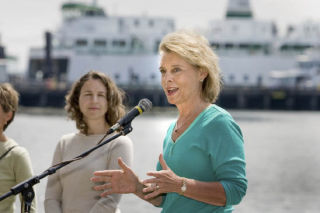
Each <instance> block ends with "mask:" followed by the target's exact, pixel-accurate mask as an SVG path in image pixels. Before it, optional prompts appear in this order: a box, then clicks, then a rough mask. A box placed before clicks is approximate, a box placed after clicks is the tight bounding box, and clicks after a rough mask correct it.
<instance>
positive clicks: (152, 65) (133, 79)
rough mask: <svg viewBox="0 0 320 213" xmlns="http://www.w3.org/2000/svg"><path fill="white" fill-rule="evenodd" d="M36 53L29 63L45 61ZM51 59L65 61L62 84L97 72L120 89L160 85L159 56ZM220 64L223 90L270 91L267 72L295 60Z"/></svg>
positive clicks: (63, 54) (259, 58)
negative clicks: (91, 71)
mask: <svg viewBox="0 0 320 213" xmlns="http://www.w3.org/2000/svg"><path fill="white" fill-rule="evenodd" d="M37 52H38V53H37V54H36V51H33V52H32V57H31V60H39V61H40V60H41V61H44V53H43V51H37ZM52 55H53V56H52V60H55V59H59V58H65V59H67V61H68V63H67V67H66V71H65V72H64V73H65V74H64V76H63V78H62V80H63V81H65V82H69V83H70V82H74V81H76V80H77V79H79V77H80V76H82V75H83V74H84V73H86V72H88V71H89V70H98V71H101V72H104V73H106V74H108V75H109V76H110V77H111V78H112V79H113V80H114V81H115V82H116V83H117V84H119V85H144V86H147V85H150V86H159V85H160V80H161V75H160V72H159V64H160V56H159V55H158V54H152V55H151V54H139V55H128V54H124V55H119V54H116V55H111V54H108V55H97V54H81V53H78V54H77V53H74V52H68V51H57V52H55V51H53V54H52ZM219 62H220V69H221V72H222V76H223V81H224V85H225V86H264V87H269V86H270V84H271V79H270V72H271V71H273V70H284V69H290V68H291V67H294V65H295V57H294V56H280V55H252V56H220V60H219ZM60 80H61V79H60Z"/></svg>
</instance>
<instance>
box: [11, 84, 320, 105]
mask: <svg viewBox="0 0 320 213" xmlns="http://www.w3.org/2000/svg"><path fill="white" fill-rule="evenodd" d="M14 86H15V88H16V89H17V90H18V92H19V93H20V105H21V106H24V107H56V108H62V107H64V105H65V95H66V94H67V92H68V90H69V88H70V86H66V85H64V87H62V88H57V87H55V88H54V89H52V88H50V87H44V86H43V85H32V86H23V85H22V84H17V85H14ZM119 87H121V88H122V89H123V90H124V91H125V93H126V96H125V104H126V105H128V106H134V105H136V104H137V103H138V102H139V100H140V99H143V98H148V99H149V100H150V101H151V102H152V103H153V105H154V106H159V107H168V106H170V104H169V103H168V101H167V98H166V96H165V94H164V92H163V90H162V88H161V87H160V86H154V87H150V86H149V87H143V86H137V85H132V86H121V85H120V86H119ZM217 104H218V105H219V106H221V107H224V108H226V109H243V110H320V90H319V89H295V88H263V87H224V88H223V89H222V92H221V93H220V96H219V98H218V101H217Z"/></svg>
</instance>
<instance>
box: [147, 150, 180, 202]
mask: <svg viewBox="0 0 320 213" xmlns="http://www.w3.org/2000/svg"><path fill="white" fill-rule="evenodd" d="M159 162H160V165H161V166H162V169H163V170H161V171H154V172H148V173H147V175H149V176H153V177H154V178H150V179H146V180H144V181H143V184H145V185H146V186H147V187H146V188H144V189H143V192H146V193H149V194H147V195H146V196H145V197H144V198H145V199H151V198H154V197H157V196H158V195H160V194H162V193H167V192H180V188H181V185H182V178H181V177H179V176H177V175H176V174H175V173H174V172H173V171H172V170H171V169H170V168H169V167H168V165H167V163H166V162H165V160H164V159H163V155H162V154H160V156H159Z"/></svg>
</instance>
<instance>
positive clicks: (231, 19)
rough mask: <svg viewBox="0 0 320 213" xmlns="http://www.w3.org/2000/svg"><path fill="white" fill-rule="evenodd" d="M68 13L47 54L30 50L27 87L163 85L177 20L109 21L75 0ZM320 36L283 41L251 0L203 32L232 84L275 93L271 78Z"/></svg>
mask: <svg viewBox="0 0 320 213" xmlns="http://www.w3.org/2000/svg"><path fill="white" fill-rule="evenodd" d="M62 15H63V22H62V25H61V27H60V28H59V29H58V30H57V32H54V33H52V34H51V33H47V34H46V38H47V39H46V48H31V50H30V54H29V57H30V58H29V69H28V82H31V81H35V82H37V81H38V82H43V80H54V81H55V82H59V83H64V84H62V85H65V83H70V82H73V81H75V80H76V79H78V78H79V76H81V75H83V74H84V73H85V72H87V71H89V70H92V69H93V70H100V71H102V72H106V73H107V74H108V75H109V76H111V77H112V78H113V79H114V80H115V81H116V83H117V84H118V85H120V86H121V85H122V86H124V87H126V86H127V87H131V86H133V85H138V86H140V87H141V86H142V87H147V86H153V87H154V86H156V87H157V86H160V73H159V72H158V66H159V60H160V59H159V55H158V52H157V51H158V45H159V43H160V41H161V39H162V37H163V36H164V35H165V34H167V33H169V32H171V31H174V30H175V22H174V20H173V19H171V18H163V17H149V16H130V17H126V16H109V15H108V14H107V13H106V12H105V11H104V9H103V8H101V7H99V6H98V5H97V4H95V3H93V4H91V5H89V4H84V3H74V2H68V3H65V4H63V5H62ZM310 29H311V30H310ZM319 32H320V26H319V24H318V25H317V26H316V25H315V24H314V23H310V22H308V23H302V24H301V25H297V26H290V27H288V32H287V34H286V35H284V36H281V35H279V33H278V29H277V26H276V25H275V23H274V22H272V21H264V20H256V19H255V18H254V14H253V12H252V9H251V5H250V1H249V0H229V1H228V4H227V9H226V15H225V18H224V19H223V20H213V21H211V22H210V23H209V26H208V28H207V29H206V30H204V32H203V33H204V34H205V36H206V37H207V38H208V40H209V42H210V45H211V46H212V48H213V49H214V50H215V51H216V53H217V54H218V56H219V57H220V67H221V70H222V76H223V81H224V85H225V86H229V87H248V86H249V87H250V86H254V87H270V86H272V79H271V78H270V72H271V71H272V70H285V69H289V68H291V67H293V66H294V65H295V57H296V55H297V54H298V53H301V52H303V51H304V50H305V49H307V48H310V47H317V46H319V42H320V39H319ZM311 38H312V39H311ZM49 85H55V86H56V84H49Z"/></svg>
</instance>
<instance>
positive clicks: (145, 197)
mask: <svg viewBox="0 0 320 213" xmlns="http://www.w3.org/2000/svg"><path fill="white" fill-rule="evenodd" d="M159 194H160V190H155V191H153V192H151V193H149V194H147V195H146V196H144V199H146V200H149V199H152V198H155V197H157V196H158V195H159Z"/></svg>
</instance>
